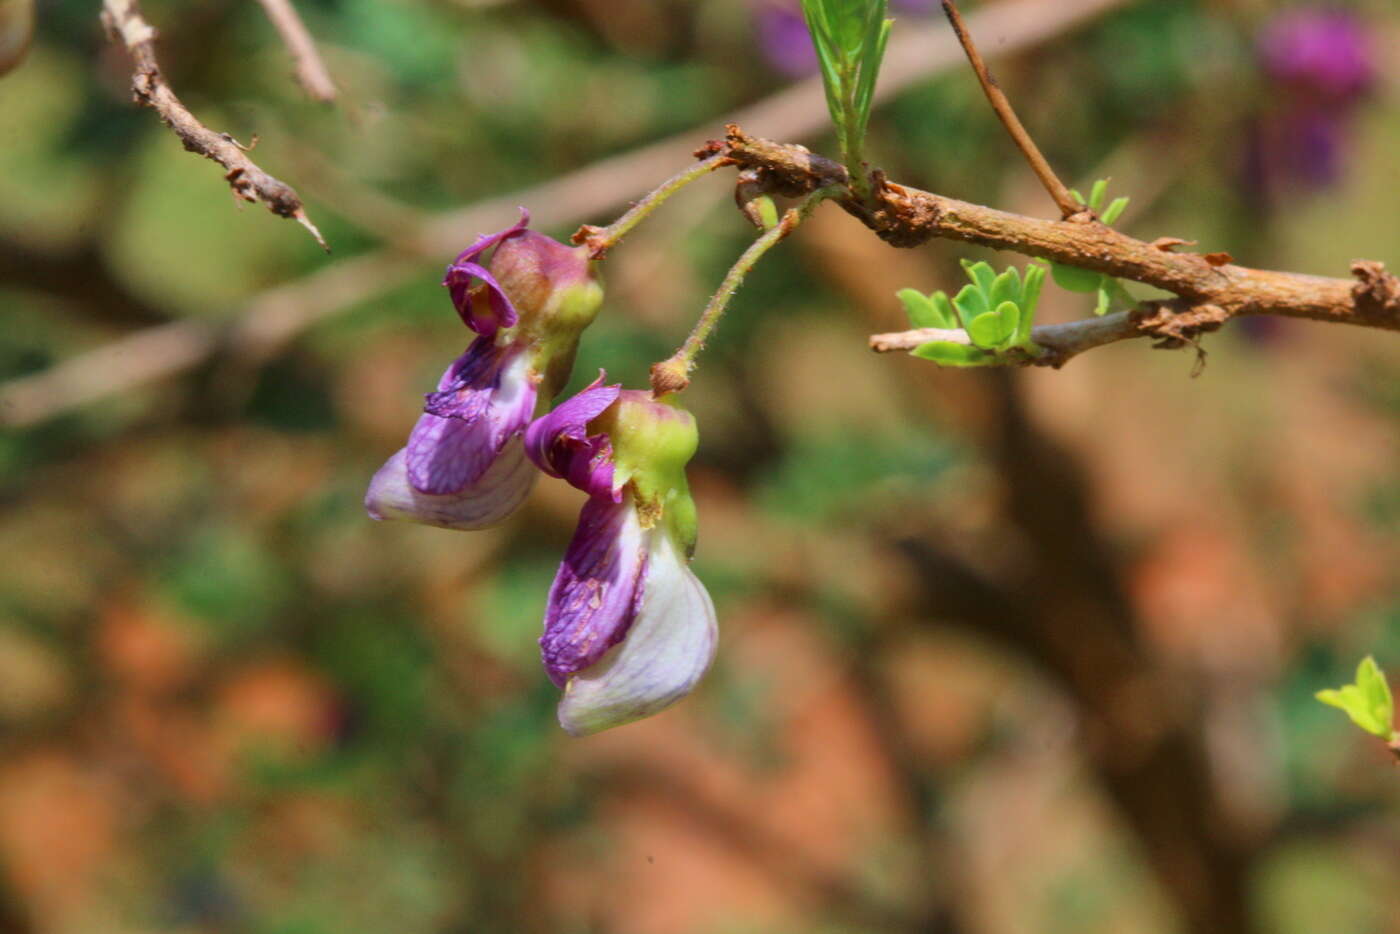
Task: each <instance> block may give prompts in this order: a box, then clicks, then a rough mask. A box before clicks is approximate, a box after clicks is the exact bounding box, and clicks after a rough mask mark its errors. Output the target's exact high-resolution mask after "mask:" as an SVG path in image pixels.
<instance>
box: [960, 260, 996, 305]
mask: <svg viewBox="0 0 1400 934" xmlns="http://www.w3.org/2000/svg"><path fill="white" fill-rule="evenodd" d="M962 268H963V269H964V270H966V272H967V277H968V278H969V279H971V280H972V281H973V282H974V283H975V284H976V285H977V288H978V289H979V290H980V291H981V292H982V294H983V295H985V296H987V297H989V298H990V297H991V294H992V286H993V285H994V284H995V283H996V280H997V274H996V271H995V270H993V269H992V267H991V266H990V265H989V264H988V263H986V262H984V261H981V260H979V261H978V262H975V263H970V262H968V261H967V260H963V261H962ZM989 307H990V306H989Z"/></svg>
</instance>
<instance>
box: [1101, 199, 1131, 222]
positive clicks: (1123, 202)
mask: <svg viewBox="0 0 1400 934" xmlns="http://www.w3.org/2000/svg"><path fill="white" fill-rule="evenodd" d="M1130 200H1131V199H1130V198H1128V196H1127V195H1124V196H1123V197H1121V198H1114V199H1113V203H1112V204H1110V205H1109V206H1108V209H1107V210H1106V211H1104V212H1103V214H1101V215H1099V220H1101V221H1103V222H1104V223H1105V224H1112V223H1113V222H1114V221H1116V220H1118V218H1119V217H1120V216H1122V214H1123V209H1124V208H1126V207H1127V206H1128V201H1130Z"/></svg>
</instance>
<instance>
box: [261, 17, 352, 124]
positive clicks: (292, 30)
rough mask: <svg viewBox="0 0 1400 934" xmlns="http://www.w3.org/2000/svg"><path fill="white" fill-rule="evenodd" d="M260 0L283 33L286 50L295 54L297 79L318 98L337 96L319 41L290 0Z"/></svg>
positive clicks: (332, 98) (333, 97) (274, 23)
mask: <svg viewBox="0 0 1400 934" xmlns="http://www.w3.org/2000/svg"><path fill="white" fill-rule="evenodd" d="M258 2H259V3H261V4H262V8H263V12H265V13H266V14H267V18H268V19H270V20H272V25H273V27H274V28H276V30H277V34H278V35H279V36H281V37H282V42H283V44H284V45H286V46H287V51H288V52H290V53H291V54H292V61H293V63H295V65H296V76H297V83H298V84H300V85H301V86H302V89H303V90H305V91H306V93H307V94H309V95H310V96H311V97H312V98H313V99H315V100H318V101H333V100H335V96H336V89H335V82H334V81H332V80H331V76H330V72H328V71H327V70H326V63H325V62H324V61H322V60H321V53H320V52H318V51H317V50H316V43H315V41H314V40H313V39H312V38H311V33H310V32H309V31H307V28H306V24H305V23H303V22H302V21H301V17H300V16H298V15H297V11H296V8H295V7H294V6H292V4H291V0H258Z"/></svg>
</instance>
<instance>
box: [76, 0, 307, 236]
mask: <svg viewBox="0 0 1400 934" xmlns="http://www.w3.org/2000/svg"><path fill="white" fill-rule="evenodd" d="M102 22H103V24H104V25H105V26H106V27H107V32H108V34H109V35H110V36H111V37H112V38H113V39H114V40H120V41H121V43H122V45H123V46H125V47H126V51H127V54H128V55H130V56H131V60H132V63H133V64H134V66H135V68H134V69H133V71H132V76H131V90H132V93H133V95H134V96H135V98H136V102H137V103H138V104H141V105H142V106H145V107H151V108H153V109H154V110H155V111H156V113H158V114H160V118H161V120H162V121H164V123H165V125H166V126H168V127H170V129H172V130H174V131H175V135H176V136H178V137H180V142H181V143H183V144H184V146H185V148H186V149H187V150H189V151H190V152H195V153H199V154H200V155H201V156H204V157H206V158H208V159H212V160H214V161H215V162H217V163H218V164H219V165H221V166H223V167H224V169H225V170H226V172H225V174H224V180H225V181H227V182H228V184H229V187H230V188H232V189H233V193H234V195H235V196H237V197H239V198H242V199H243V200H244V201H251V202H255V203H256V202H258V201H261V202H262V203H263V204H266V205H267V207H268V210H270V211H271V212H272V213H273V214H277V215H279V216H281V217H289V218H291V219H293V220H295V221H296V222H297V223H299V224H301V225H302V226H303V227H305V228H306V229H307V230H308V231H310V232H311V235H312V236H313V237H315V238H316V242H317V243H319V244H321V247H322V249H325V250H326V251H327V252H330V248H329V247H328V246H326V241H325V238H323V237H322V236H321V232H320V231H319V230H317V229H316V225H315V224H313V223H311V220H310V218H308V217H307V216H306V209H305V208H304V207H303V206H302V203H301V198H300V197H299V196H298V195H297V193H296V191H294V190H293V189H292V186H290V185H288V184H287V183H286V182H283V181H279V180H278V179H276V178H273V177H272V176H271V175H269V174H267V173H266V172H264V171H263V170H262V169H260V168H259V167H258V166H257V165H256V164H255V163H254V162H253V160H251V159H249V158H248V155H247V153H246V151H245V150H244V149H243V147H242V146H240V145H239V144H238V142H237V141H236V140H234V138H233V137H231V136H229V135H228V134H227V133H216V132H215V131H213V130H211V129H209V128H208V127H206V126H205V125H204V124H202V123H200V122H199V120H198V119H197V118H196V117H195V116H194V114H192V113H190V111H189V110H188V108H186V107H185V105H184V104H182V103H181V102H180V99H179V98H178V97H176V96H175V92H174V91H172V90H171V89H170V85H168V84H167V83H166V82H165V76H164V75H163V74H162V73H161V70H160V64H159V62H158V61H157V60H156V47H155V40H156V31H155V29H154V28H153V27H152V26H151V24H150V23H148V22H147V21H146V19H145V17H143V16H142V15H141V8H140V6H138V4H137V2H136V0H103V2H102Z"/></svg>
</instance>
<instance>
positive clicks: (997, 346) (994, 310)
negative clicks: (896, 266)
mask: <svg viewBox="0 0 1400 934" xmlns="http://www.w3.org/2000/svg"><path fill="white" fill-rule="evenodd" d="M963 269H964V270H966V272H967V277H968V278H969V279H970V280H972V281H971V282H970V283H969V284H968V285H965V286H963V288H962V291H960V292H958V294H957V295H955V296H953V297H952V298H949V297H948V294H947V293H946V292H942V291H939V292H934V293H933V294H932V295H924V294H923V293H921V292H919V291H918V290H916V289H902V290H901V291H900V292H899V300H900V301H901V302H903V303H904V310H905V311H906V312H907V313H908V314H909V321H910V323H911V324H913V326H914V327H916V328H941V329H943V330H956V329H958V328H962V329H963V330H964V331H966V332H967V336H968V339H969V340H970V341H971V343H970V344H960V343H957V342H955V341H929V342H928V343H927V344H921V345H919V346H918V347H916V348H915V349H914V350H912V351H911V353H912V354H913V355H914V356H916V357H922V358H923V359H925V360H932V361H933V362H935V363H938V364H941V365H943V366H989V365H992V364H995V363H997V362H998V355H999V354H1002V353H1005V352H1006V351H1008V350H1011V349H1013V348H1019V349H1021V350H1023V351H1024V352H1026V353H1028V354H1031V355H1035V354H1037V353H1038V352H1039V349H1038V348H1037V347H1036V346H1035V344H1033V343H1032V342H1031V328H1032V326H1033V325H1034V324H1035V306H1036V303H1037V302H1038V301H1039V299H1040V287H1041V285H1042V284H1043V283H1044V282H1045V267H1044V266H1040V265H1037V264H1034V263H1032V264H1031V265H1029V266H1027V267H1026V274H1025V277H1024V278H1023V277H1022V275H1021V272H1020V270H1018V269H1017V268H1016V267H1014V266H1011V267H1008V268H1007V269H1006V270H1005V271H1004V272H1002V273H1001V274H1000V275H997V274H996V273H995V272H994V271H993V270H992V267H991V266H989V265H988V264H986V263H981V262H979V263H969V262H968V261H967V260H964V261H963Z"/></svg>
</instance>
